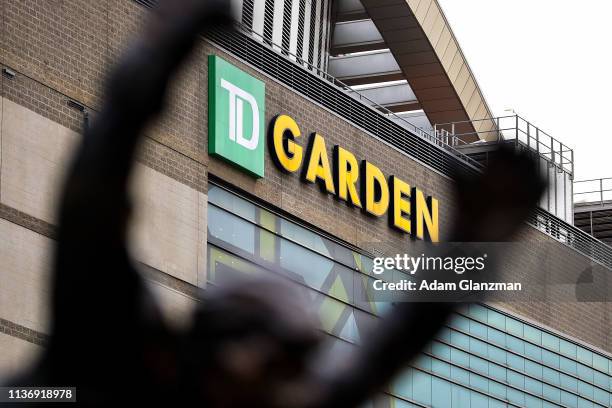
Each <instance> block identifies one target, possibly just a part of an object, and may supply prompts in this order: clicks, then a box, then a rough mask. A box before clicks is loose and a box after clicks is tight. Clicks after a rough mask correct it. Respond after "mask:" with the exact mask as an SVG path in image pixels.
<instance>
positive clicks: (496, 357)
mask: <svg viewBox="0 0 612 408" xmlns="http://www.w3.org/2000/svg"><path fill="white" fill-rule="evenodd" d="M488 354H489V358H490V359H491V360H493V361H495V362H497V363H500V364H504V365H505V364H506V362H507V361H506V357H507V355H508V353H506V352H505V351H504V350H502V349H500V348H499V347H495V346H492V345H489V353H488Z"/></svg>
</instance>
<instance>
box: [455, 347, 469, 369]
mask: <svg viewBox="0 0 612 408" xmlns="http://www.w3.org/2000/svg"><path fill="white" fill-rule="evenodd" d="M451 362H453V363H454V364H457V365H459V366H461V367H468V366H469V364H470V355H469V354H468V353H464V352H463V351H461V350H457V349H456V348H453V349H451Z"/></svg>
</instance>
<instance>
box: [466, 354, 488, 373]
mask: <svg viewBox="0 0 612 408" xmlns="http://www.w3.org/2000/svg"><path fill="white" fill-rule="evenodd" d="M470 369H472V370H474V371H476V372H478V373H480V374H484V375H487V374H488V373H489V363H487V361H486V360H483V359H482V358H479V357H476V356H470Z"/></svg>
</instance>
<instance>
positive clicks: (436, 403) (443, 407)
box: [431, 377, 452, 408]
mask: <svg viewBox="0 0 612 408" xmlns="http://www.w3.org/2000/svg"><path fill="white" fill-rule="evenodd" d="M431 386H432V389H433V390H434V392H433V394H432V396H431V405H432V406H433V407H436V408H451V407H452V405H451V403H452V387H451V384H450V383H449V382H448V381H444V380H442V379H440V378H436V377H433V378H432V380H431Z"/></svg>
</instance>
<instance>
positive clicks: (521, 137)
mask: <svg viewBox="0 0 612 408" xmlns="http://www.w3.org/2000/svg"><path fill="white" fill-rule="evenodd" d="M467 124H470V125H471V127H473V128H474V129H484V130H475V131H472V132H464V133H457V132H455V129H456V128H457V127H459V126H460V125H467ZM462 127H463V128H464V127H465V126H462ZM434 133H435V135H436V137H437V138H439V139H442V140H443V141H444V142H445V143H448V144H449V145H450V146H453V147H458V146H463V145H470V144H472V143H474V142H472V143H470V142H466V141H465V140H466V139H470V138H472V139H473V138H474V137H477V140H478V141H481V140H488V141H514V142H515V143H516V144H520V145H522V146H524V147H527V148H528V149H530V150H532V151H534V152H536V153H537V154H538V155H540V157H543V158H544V159H546V160H547V161H548V162H549V163H552V164H554V165H555V166H557V168H559V169H562V170H564V171H566V172H568V173H569V174H570V176H571V177H573V175H574V150H573V149H571V148H569V147H568V146H567V145H565V144H563V143H562V142H560V141H559V140H557V139H555V138H554V137H552V136H550V135H549V134H548V133H546V132H544V131H543V130H542V129H540V128H538V127H537V126H535V125H534V124H532V123H531V122H529V121H527V120H525V119H524V118H522V117H521V116H519V115H508V116H499V117H496V118H490V119H476V120H470V121H461V122H449V123H438V124H436V125H434Z"/></svg>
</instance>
